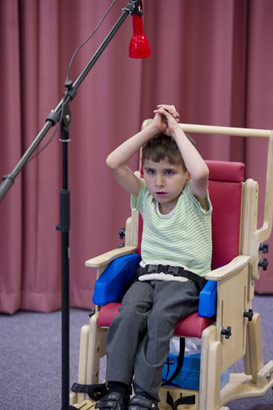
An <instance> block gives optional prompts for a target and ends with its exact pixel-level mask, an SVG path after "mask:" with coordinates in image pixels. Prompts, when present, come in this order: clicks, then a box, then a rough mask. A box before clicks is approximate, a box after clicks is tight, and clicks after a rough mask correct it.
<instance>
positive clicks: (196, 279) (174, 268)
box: [135, 265, 207, 291]
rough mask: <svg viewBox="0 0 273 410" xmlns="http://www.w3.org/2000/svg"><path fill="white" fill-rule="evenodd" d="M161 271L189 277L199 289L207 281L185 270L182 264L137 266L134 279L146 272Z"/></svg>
mask: <svg viewBox="0 0 273 410" xmlns="http://www.w3.org/2000/svg"><path fill="white" fill-rule="evenodd" d="M161 272H163V273H166V274H169V275H173V276H182V277H184V278H187V279H190V280H192V281H193V282H195V284H196V285H197V287H198V290H199V291H200V290H201V289H202V288H203V287H204V286H205V284H206V283H207V280H206V279H205V278H204V277H202V276H199V275H197V274H196V273H193V272H191V271H189V270H186V269H184V268H183V267H182V266H170V265H145V267H144V268H143V267H139V268H138V269H137V270H136V273H135V280H138V278H139V277H140V276H143V275H146V274H148V273H161Z"/></svg>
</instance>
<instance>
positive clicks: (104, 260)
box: [85, 246, 137, 268]
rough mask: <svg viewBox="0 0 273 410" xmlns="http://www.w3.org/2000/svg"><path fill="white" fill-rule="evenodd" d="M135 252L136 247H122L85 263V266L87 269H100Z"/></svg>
mask: <svg viewBox="0 0 273 410" xmlns="http://www.w3.org/2000/svg"><path fill="white" fill-rule="evenodd" d="M135 252H137V247H136V246H124V247H123V248H117V249H113V250H112V251H109V252H106V253H103V254H102V255H99V256H96V257H95V258H92V259H88V260H87V261H85V266H87V267H88V268H100V267H101V266H104V265H108V264H109V263H110V262H111V261H113V260H114V259H117V258H119V257H120V256H125V255H129V254H130V253H135Z"/></svg>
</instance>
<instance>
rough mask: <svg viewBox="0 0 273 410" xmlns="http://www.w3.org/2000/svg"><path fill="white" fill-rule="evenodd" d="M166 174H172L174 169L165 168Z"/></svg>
mask: <svg viewBox="0 0 273 410" xmlns="http://www.w3.org/2000/svg"><path fill="white" fill-rule="evenodd" d="M166 175H174V171H173V170H172V169H167V170H166Z"/></svg>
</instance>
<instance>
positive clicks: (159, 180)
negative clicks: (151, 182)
mask: <svg viewBox="0 0 273 410" xmlns="http://www.w3.org/2000/svg"><path fill="white" fill-rule="evenodd" d="M156 185H157V186H164V178H163V176H162V175H157V178H156Z"/></svg>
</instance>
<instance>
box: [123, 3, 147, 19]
mask: <svg viewBox="0 0 273 410" xmlns="http://www.w3.org/2000/svg"><path fill="white" fill-rule="evenodd" d="M123 10H126V11H128V12H129V13H130V14H131V15H132V14H136V15H137V16H140V17H142V16H143V11H142V0H130V2H129V3H128V4H127V6H126V7H124V9H123Z"/></svg>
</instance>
